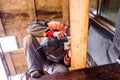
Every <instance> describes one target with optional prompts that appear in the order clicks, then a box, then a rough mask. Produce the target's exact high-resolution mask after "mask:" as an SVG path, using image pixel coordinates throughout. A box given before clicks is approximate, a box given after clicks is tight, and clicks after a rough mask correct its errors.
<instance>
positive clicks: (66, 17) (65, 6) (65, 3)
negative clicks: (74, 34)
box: [62, 0, 70, 24]
mask: <svg viewBox="0 0 120 80" xmlns="http://www.w3.org/2000/svg"><path fill="white" fill-rule="evenodd" d="M62 10H63V11H62V15H63V23H65V24H70V15H69V0H62Z"/></svg>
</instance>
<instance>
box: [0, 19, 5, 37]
mask: <svg viewBox="0 0 120 80" xmlns="http://www.w3.org/2000/svg"><path fill="white" fill-rule="evenodd" d="M5 35H6V34H5V31H4V28H3V24H2V20H1V18H0V37H4V36H5Z"/></svg>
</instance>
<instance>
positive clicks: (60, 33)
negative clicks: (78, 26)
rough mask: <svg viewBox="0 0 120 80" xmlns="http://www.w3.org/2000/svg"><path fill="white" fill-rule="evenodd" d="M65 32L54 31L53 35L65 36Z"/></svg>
mask: <svg viewBox="0 0 120 80" xmlns="http://www.w3.org/2000/svg"><path fill="white" fill-rule="evenodd" d="M66 35H67V34H66V33H65V32H63V31H56V32H54V33H53V36H54V37H57V38H58V39H60V38H64V37H66Z"/></svg>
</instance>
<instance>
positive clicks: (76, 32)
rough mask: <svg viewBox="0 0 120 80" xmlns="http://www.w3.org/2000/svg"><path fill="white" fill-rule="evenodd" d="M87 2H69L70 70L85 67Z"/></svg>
mask: <svg viewBox="0 0 120 80" xmlns="http://www.w3.org/2000/svg"><path fill="white" fill-rule="evenodd" d="M88 21H89V0H70V26H71V27H70V36H71V37H70V39H71V69H72V70H74V69H79V68H85V67H86V57H87V43H88Z"/></svg>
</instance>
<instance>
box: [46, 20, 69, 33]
mask: <svg viewBox="0 0 120 80" xmlns="http://www.w3.org/2000/svg"><path fill="white" fill-rule="evenodd" d="M48 27H49V28H50V29H51V30H59V31H64V32H66V30H67V28H68V27H67V26H64V25H63V23H60V22H58V21H50V22H48Z"/></svg>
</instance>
